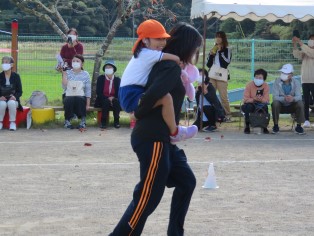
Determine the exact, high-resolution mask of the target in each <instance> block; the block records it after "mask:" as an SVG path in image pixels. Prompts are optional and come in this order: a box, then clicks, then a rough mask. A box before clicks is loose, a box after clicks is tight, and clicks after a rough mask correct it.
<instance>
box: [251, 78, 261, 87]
mask: <svg viewBox="0 0 314 236" xmlns="http://www.w3.org/2000/svg"><path fill="white" fill-rule="evenodd" d="M253 81H254V84H255V85H256V86H257V87H259V86H262V85H263V83H264V80H263V79H256V78H254V80H253Z"/></svg>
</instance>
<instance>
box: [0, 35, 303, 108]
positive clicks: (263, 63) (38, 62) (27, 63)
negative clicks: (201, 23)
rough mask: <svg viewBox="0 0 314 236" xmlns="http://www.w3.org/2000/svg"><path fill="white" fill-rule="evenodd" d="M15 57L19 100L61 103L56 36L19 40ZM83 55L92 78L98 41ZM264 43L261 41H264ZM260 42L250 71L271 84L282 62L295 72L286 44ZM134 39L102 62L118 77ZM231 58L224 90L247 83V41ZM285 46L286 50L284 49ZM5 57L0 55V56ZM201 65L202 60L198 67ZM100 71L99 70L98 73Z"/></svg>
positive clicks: (0, 41) (118, 42) (87, 44)
mask: <svg viewBox="0 0 314 236" xmlns="http://www.w3.org/2000/svg"><path fill="white" fill-rule="evenodd" d="M19 40H20V41H19V55H18V73H19V74H20V76H21V79H22V84H23V96H22V101H26V100H27V99H28V98H29V97H30V95H31V93H32V91H35V90H42V91H44V92H45V93H46V94H47V96H48V100H49V104H50V105H60V104H61V94H62V88H61V73H59V72H57V71H56V70H55V69H54V68H55V65H56V59H55V55H56V54H57V53H59V50H60V48H61V46H62V45H63V42H62V41H61V40H60V38H59V37H20V38H19ZM81 41H82V43H83V45H84V54H86V55H88V58H87V59H86V60H85V64H84V69H85V70H86V71H88V72H89V73H90V75H91V76H92V73H93V66H94V60H93V59H92V57H93V56H92V55H94V54H95V53H96V51H97V50H98V49H99V48H100V46H101V43H102V42H101V39H99V38H83V39H81ZM264 41H265V40H264ZM264 41H261V42H260V43H257V42H255V50H256V52H258V55H257V56H256V60H255V62H254V63H255V64H254V68H255V69H257V68H264V69H266V70H267V71H268V72H269V76H268V81H272V80H274V79H275V78H276V76H277V75H278V72H277V71H278V69H279V68H280V67H281V66H282V64H285V63H288V62H290V63H295V65H296V73H298V70H299V67H300V66H299V63H297V62H296V61H291V55H290V54H291V50H290V46H291V45H289V43H288V42H284V41H269V42H268V41H267V42H264ZM133 42H134V39H125V38H123V39H122V38H118V39H114V41H113V43H112V44H111V45H110V47H109V49H108V51H107V52H106V55H105V58H104V60H105V59H109V58H110V59H111V58H113V59H114V60H115V61H116V64H117V67H118V71H117V72H116V75H117V76H119V77H121V75H122V73H123V71H124V69H125V67H126V65H127V63H128V61H129V59H130V58H131V56H132V55H131V48H132V45H133ZM211 42H212V41H211V40H208V42H207V49H206V51H209V50H210V47H211ZM230 45H231V46H230V47H231V48H232V52H233V57H232V63H231V64H230V66H229V71H230V75H231V80H230V81H229V85H228V89H229V90H231V89H235V88H241V87H244V86H245V84H246V83H247V82H248V81H250V80H251V77H252V76H251V67H252V65H251V56H252V55H251V48H250V41H249V40H247V41H245V40H244V41H243V40H242V41H239V40H234V41H232V40H230ZM287 47H288V49H287ZM0 48H10V40H9V38H6V39H5V38H1V37H0ZM256 54H257V53H256ZM4 55H7V54H6V53H3V52H0V56H1V57H2V56H4ZM201 65H202V57H200V61H199V63H198V65H197V66H198V67H201ZM101 72H102V71H101Z"/></svg>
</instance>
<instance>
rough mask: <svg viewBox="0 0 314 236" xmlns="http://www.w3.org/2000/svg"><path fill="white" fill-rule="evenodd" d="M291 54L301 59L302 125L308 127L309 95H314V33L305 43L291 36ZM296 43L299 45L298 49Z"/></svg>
mask: <svg viewBox="0 0 314 236" xmlns="http://www.w3.org/2000/svg"><path fill="white" fill-rule="evenodd" d="M292 42H293V51H292V53H293V56H294V57H295V58H298V59H300V60H302V66H301V83H302V90H303V99H304V116H305V122H304V125H303V127H305V128H309V127H311V124H310V121H309V120H310V119H309V118H310V114H309V107H310V99H311V97H310V96H314V34H312V35H310V37H309V40H308V42H307V45H306V44H304V43H303V42H302V41H301V40H300V39H299V38H297V37H293V38H292ZM297 44H299V45H300V49H298V47H297Z"/></svg>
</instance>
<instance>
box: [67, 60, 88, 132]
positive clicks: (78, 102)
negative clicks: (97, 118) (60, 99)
mask: <svg viewBox="0 0 314 236" xmlns="http://www.w3.org/2000/svg"><path fill="white" fill-rule="evenodd" d="M83 64H84V57H83V56H82V55H79V54H77V55H75V56H74V57H73V59H72V69H71V70H66V71H63V72H62V88H63V89H64V90H65V98H64V118H65V121H64V127H65V128H68V129H73V126H72V124H71V119H72V118H73V117H74V114H76V115H77V117H78V118H80V119H81V123H80V125H79V126H78V127H77V128H78V129H84V128H85V127H86V111H87V110H88V109H89V106H90V98H91V80H90V75H89V73H88V72H87V71H85V70H83Z"/></svg>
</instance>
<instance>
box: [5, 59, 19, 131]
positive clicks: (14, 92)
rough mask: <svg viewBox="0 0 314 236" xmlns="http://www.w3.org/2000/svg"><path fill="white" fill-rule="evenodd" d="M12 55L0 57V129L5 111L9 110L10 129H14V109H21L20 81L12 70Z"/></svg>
mask: <svg viewBox="0 0 314 236" xmlns="http://www.w3.org/2000/svg"><path fill="white" fill-rule="evenodd" d="M13 64H14V59H13V57H10V56H4V57H3V58H2V70H3V71H2V72H1V73H0V130H1V129H2V128H3V118H4V115H5V111H6V109H7V108H8V110H9V121H10V128H9V129H10V130H11V131H15V130H16V123H15V121H16V109H19V110H21V111H23V107H22V106H21V103H20V97H21V96H22V93H23V92H22V83H21V79H20V76H19V74H17V73H15V72H13V71H12V68H13Z"/></svg>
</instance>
